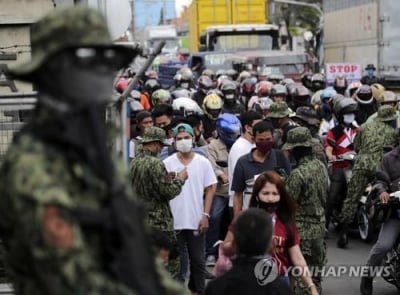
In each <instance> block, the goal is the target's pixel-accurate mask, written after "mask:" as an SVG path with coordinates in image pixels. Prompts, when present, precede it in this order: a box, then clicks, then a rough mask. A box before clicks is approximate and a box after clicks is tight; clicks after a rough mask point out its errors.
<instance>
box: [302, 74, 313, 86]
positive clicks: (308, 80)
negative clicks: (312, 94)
mask: <svg viewBox="0 0 400 295" xmlns="http://www.w3.org/2000/svg"><path fill="white" fill-rule="evenodd" d="M312 76H313V75H312V74H311V73H305V74H303V76H301V83H302V84H303V85H304V86H305V87H306V88H308V89H311V86H312V84H311V80H312Z"/></svg>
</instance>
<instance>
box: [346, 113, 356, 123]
mask: <svg viewBox="0 0 400 295" xmlns="http://www.w3.org/2000/svg"><path fill="white" fill-rule="evenodd" d="M355 118H356V116H355V115H354V114H344V115H343V122H344V123H345V124H347V125H350V124H351V123H353V122H354V119H355Z"/></svg>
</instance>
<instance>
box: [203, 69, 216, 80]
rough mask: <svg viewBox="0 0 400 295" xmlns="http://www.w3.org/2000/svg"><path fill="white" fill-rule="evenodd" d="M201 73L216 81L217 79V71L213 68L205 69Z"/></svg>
mask: <svg viewBox="0 0 400 295" xmlns="http://www.w3.org/2000/svg"><path fill="white" fill-rule="evenodd" d="M201 75H202V76H208V77H209V78H210V79H211V81H214V80H215V73H214V71H213V70H211V69H205V70H204V71H203V72H202V73H201Z"/></svg>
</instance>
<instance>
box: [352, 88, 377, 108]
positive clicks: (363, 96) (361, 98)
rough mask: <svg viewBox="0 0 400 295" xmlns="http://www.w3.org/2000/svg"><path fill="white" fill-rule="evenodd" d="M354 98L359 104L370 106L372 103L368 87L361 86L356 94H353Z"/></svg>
mask: <svg viewBox="0 0 400 295" xmlns="http://www.w3.org/2000/svg"><path fill="white" fill-rule="evenodd" d="M354 97H355V99H356V100H357V101H358V102H359V103H360V104H370V103H372V102H373V101H374V96H373V95H372V89H371V86H369V85H362V86H361V87H360V88H358V90H357V91H356V93H354Z"/></svg>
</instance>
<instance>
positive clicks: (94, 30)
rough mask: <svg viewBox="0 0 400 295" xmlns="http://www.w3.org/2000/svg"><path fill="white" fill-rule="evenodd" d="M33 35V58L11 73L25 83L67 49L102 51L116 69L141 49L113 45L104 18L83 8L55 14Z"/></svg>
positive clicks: (35, 27)
mask: <svg viewBox="0 0 400 295" xmlns="http://www.w3.org/2000/svg"><path fill="white" fill-rule="evenodd" d="M30 36H31V50H32V59H31V60H30V61H29V62H26V63H23V64H19V65H17V66H16V67H13V68H11V69H10V70H9V72H10V74H11V75H12V76H15V77H18V78H20V79H22V80H32V78H33V75H32V74H33V73H35V72H36V71H37V70H39V69H40V68H41V67H42V66H43V65H44V64H45V63H46V61H47V60H48V59H49V58H50V57H51V56H53V55H55V54H56V53H59V52H61V51H63V50H67V49H80V48H90V49H102V50H104V53H103V55H104V57H106V58H108V59H112V61H110V63H109V64H110V65H113V67H115V69H120V68H122V67H123V66H124V65H127V64H128V63H129V62H130V61H132V59H133V58H134V57H135V56H136V55H137V54H138V53H139V48H138V47H136V48H134V49H133V48H128V47H125V46H121V45H115V44H113V43H112V40H111V36H110V34H109V31H108V28H107V23H106V20H105V18H104V16H103V15H102V14H101V13H100V12H99V11H97V10H94V9H90V8H87V7H83V6H76V7H71V8H66V9H59V10H58V9H57V10H54V11H52V12H51V13H50V14H48V15H47V16H45V17H43V18H42V19H41V20H39V21H38V22H36V23H34V24H33V25H32V26H31V32H30ZM109 49H112V50H109ZM76 54H77V55H78V53H76ZM82 56H84V55H82ZM78 57H79V55H78ZM85 57H86V56H85Z"/></svg>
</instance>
